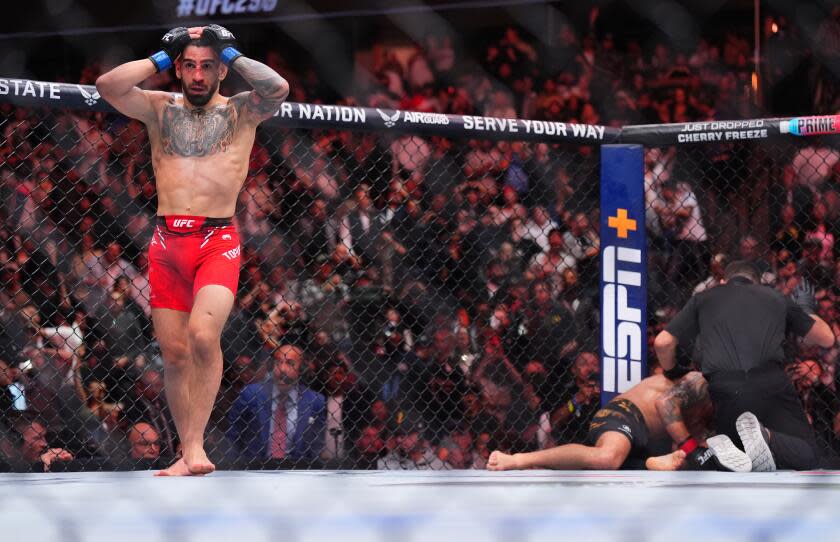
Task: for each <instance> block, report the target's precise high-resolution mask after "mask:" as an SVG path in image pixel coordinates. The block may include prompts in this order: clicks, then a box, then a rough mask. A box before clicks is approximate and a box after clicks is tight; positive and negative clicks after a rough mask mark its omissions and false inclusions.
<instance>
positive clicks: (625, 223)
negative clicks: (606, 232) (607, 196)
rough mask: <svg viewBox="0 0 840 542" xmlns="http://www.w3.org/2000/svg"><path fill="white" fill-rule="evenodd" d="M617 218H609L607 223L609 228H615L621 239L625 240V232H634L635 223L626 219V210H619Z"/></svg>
mask: <svg viewBox="0 0 840 542" xmlns="http://www.w3.org/2000/svg"><path fill="white" fill-rule="evenodd" d="M616 215H618V216H611V217H609V220H608V221H607V224H608V225H609V227H610V228H615V229H616V231H617V232H618V236H619V237H620V238H621V239H627V232H628V230H629V231H636V221H635V220H631V219H629V218H627V209H619V210H618V212H617V213H616Z"/></svg>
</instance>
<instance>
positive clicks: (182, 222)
mask: <svg viewBox="0 0 840 542" xmlns="http://www.w3.org/2000/svg"><path fill="white" fill-rule="evenodd" d="M193 224H195V220H189V219H186V218H176V219H175V220H173V221H172V227H173V228H192V227H193Z"/></svg>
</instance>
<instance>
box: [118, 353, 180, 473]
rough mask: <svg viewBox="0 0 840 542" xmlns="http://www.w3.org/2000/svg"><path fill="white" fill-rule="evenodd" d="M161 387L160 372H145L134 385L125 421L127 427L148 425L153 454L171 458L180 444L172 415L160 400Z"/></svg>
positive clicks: (162, 399) (161, 399) (178, 449)
mask: <svg viewBox="0 0 840 542" xmlns="http://www.w3.org/2000/svg"><path fill="white" fill-rule="evenodd" d="M163 386H164V381H163V377H162V376H161V374H160V372H159V371H158V370H156V369H146V370H145V371H144V372H143V373H142V374H141V375H140V376H139V378H137V380H136V382H135V384H134V387H133V389H132V393H131V397H130V401H129V403H128V405H127V407H126V412H125V417H126V419H127V420H129V423H131V424H134V425H137V424H140V423H143V424H144V425H149V426H150V427H151V428H152V430H153V431H154V436H155V440H156V441H157V443H158V444H157V448H158V450H157V454H158V455H159V456H163V457H165V458H173V457H175V456H176V455H177V454H178V453H179V451H180V442H179V440H178V432H177V431H176V430H175V422H174V420H173V418H172V413H171V412H170V411H169V406H168V405H167V404H166V400H165V398H164V396H163ZM130 436H131V435H130V433H129V437H130ZM152 459H155V458H152Z"/></svg>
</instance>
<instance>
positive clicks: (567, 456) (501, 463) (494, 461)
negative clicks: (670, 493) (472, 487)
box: [487, 431, 631, 471]
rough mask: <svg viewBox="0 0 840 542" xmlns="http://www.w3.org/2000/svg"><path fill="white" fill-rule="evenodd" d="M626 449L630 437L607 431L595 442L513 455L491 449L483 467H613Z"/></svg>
mask: <svg viewBox="0 0 840 542" xmlns="http://www.w3.org/2000/svg"><path fill="white" fill-rule="evenodd" d="M630 449H631V444H630V440H629V439H628V438H627V437H626V436H624V435H623V434H621V433H619V432H617V431H609V432H606V433H604V434H603V435H601V436H600V437H599V438H598V441H597V442H596V443H595V446H585V445H583V444H564V445H562V446H557V447H555V448H549V449H548V450H539V451H537V452H529V453H522V454H513V455H509V454H504V453H502V452H499V451H495V452H493V453H492V454H490V459H489V460H488V461H487V469H488V470H495V471H501V470H514V469H559V470H575V469H591V470H616V469H618V468H619V467H621V465H622V464H623V463H624V460H625V459H627V456H628V455H630Z"/></svg>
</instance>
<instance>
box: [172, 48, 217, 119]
mask: <svg viewBox="0 0 840 542" xmlns="http://www.w3.org/2000/svg"><path fill="white" fill-rule="evenodd" d="M227 73H228V69H227V66H225V65H224V64H223V63H222V61H221V59H220V58H219V54H218V53H217V52H216V50H215V49H214V48H213V47H212V45H211V43H210V40H209V39H208V38H207V37H205V35H203V34H202V36H201V37H199V38H196V39H193V40H192V41H191V42H190V43H189V45H187V46H186V47H184V52H182V53H181V56H180V57H178V60H177V61H176V62H175V75H176V76H177V77H178V79H180V80H181V90H182V91H183V93H184V99H185V100H187V101H188V102H189V103H190V104H192V105H194V106H197V107H201V106H204V105H207V103H208V102H209V101H210V100H211V99H213V96H215V95H216V93H217V92H218V91H219V83H220V82H221V81H222V80H223V79H224V78H225V77H227Z"/></svg>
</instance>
